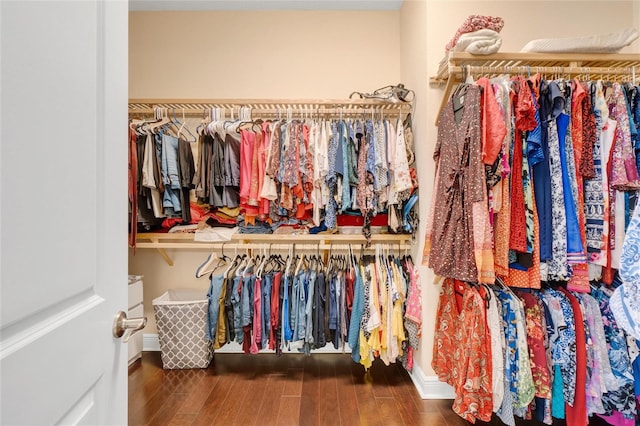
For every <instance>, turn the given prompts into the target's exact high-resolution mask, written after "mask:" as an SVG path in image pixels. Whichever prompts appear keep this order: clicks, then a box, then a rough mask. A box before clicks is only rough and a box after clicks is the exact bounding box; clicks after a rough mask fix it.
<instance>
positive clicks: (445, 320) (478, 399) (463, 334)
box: [431, 278, 493, 423]
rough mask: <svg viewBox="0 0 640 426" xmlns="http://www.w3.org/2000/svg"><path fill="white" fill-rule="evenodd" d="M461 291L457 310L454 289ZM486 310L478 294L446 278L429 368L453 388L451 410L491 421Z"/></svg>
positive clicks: (439, 304)
mask: <svg viewBox="0 0 640 426" xmlns="http://www.w3.org/2000/svg"><path fill="white" fill-rule="evenodd" d="M456 284H458V285H459V287H460V288H464V292H462V293H463V294H462V304H461V309H458V306H457V304H456V298H455V290H454V288H455V287H454V286H455V285H456ZM486 329H487V323H486V309H485V304H484V300H483V299H482V296H480V294H479V293H478V291H477V290H476V289H475V288H474V287H471V286H470V285H468V284H465V283H462V282H457V283H456V282H455V281H454V280H453V279H451V278H447V279H445V280H444V282H443V283H442V289H441V292H440V299H439V302H438V312H437V315H436V332H435V336H434V346H433V359H432V361H431V366H432V367H433V370H434V371H435V372H436V374H437V375H438V378H439V379H440V380H441V381H443V382H446V383H448V384H450V385H451V386H453V388H454V390H455V393H456V396H455V399H454V401H453V411H454V412H455V413H456V414H458V415H459V416H460V417H462V418H463V419H465V420H467V421H469V422H472V423H475V421H476V419H479V420H482V421H485V422H488V421H490V419H491V413H492V409H493V401H492V396H491V395H492V394H491V372H492V366H491V357H490V356H487V352H486V350H487V348H488V347H490V346H491V341H490V340H489V341H487V335H488V333H487V331H486Z"/></svg>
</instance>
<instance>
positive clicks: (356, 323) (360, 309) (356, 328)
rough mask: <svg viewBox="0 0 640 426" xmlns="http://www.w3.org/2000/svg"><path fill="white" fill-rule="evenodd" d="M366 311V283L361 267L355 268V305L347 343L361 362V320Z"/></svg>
mask: <svg viewBox="0 0 640 426" xmlns="http://www.w3.org/2000/svg"><path fill="white" fill-rule="evenodd" d="M363 313H364V283H363V282H362V276H361V275H360V269H359V268H355V281H354V286H353V307H352V310H351V320H350V323H349V334H348V337H347V343H349V347H350V348H351V359H353V360H354V361H355V362H358V363H359V362H360V321H361V320H362V314H363Z"/></svg>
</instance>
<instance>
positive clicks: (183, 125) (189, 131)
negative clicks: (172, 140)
mask: <svg viewBox="0 0 640 426" xmlns="http://www.w3.org/2000/svg"><path fill="white" fill-rule="evenodd" d="M174 114H175V110H174ZM174 118H175V115H174ZM176 122H178V123H180V122H179V121H177V120H176ZM186 124H187V119H186V117H185V114H184V108H182V123H180V128H178V132H177V133H176V137H177V138H178V139H180V135H181V134H182V131H183V130H185V131H186V132H187V134H188V135H189V136H190V137H191V140H189V139H187V142H197V141H198V138H196V137H195V135H194V134H193V133H191V130H189V128H188V127H187V126H186Z"/></svg>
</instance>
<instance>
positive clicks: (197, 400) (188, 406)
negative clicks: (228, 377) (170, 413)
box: [176, 371, 220, 416]
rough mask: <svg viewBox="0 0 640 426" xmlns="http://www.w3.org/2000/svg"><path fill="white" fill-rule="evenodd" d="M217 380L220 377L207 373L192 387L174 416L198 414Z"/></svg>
mask: <svg viewBox="0 0 640 426" xmlns="http://www.w3.org/2000/svg"><path fill="white" fill-rule="evenodd" d="M219 380H220V376H214V375H213V374H211V373H210V372H209V371H207V374H205V375H204V376H203V377H202V379H201V380H200V381H199V382H198V383H197V384H195V385H194V386H193V388H192V389H191V391H190V392H189V397H188V398H187V399H186V400H185V401H184V402H183V403H182V405H181V406H180V408H178V411H177V413H176V416H182V415H192V414H193V415H195V414H198V412H199V411H200V410H201V409H202V407H203V406H204V404H205V402H206V401H207V398H209V394H210V393H211V391H212V390H213V389H214V388H215V386H216V384H217V383H218V381H219Z"/></svg>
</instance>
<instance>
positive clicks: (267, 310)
mask: <svg viewBox="0 0 640 426" xmlns="http://www.w3.org/2000/svg"><path fill="white" fill-rule="evenodd" d="M272 286H273V274H266V275H264V276H263V277H262V348H263V349H264V348H266V347H267V341H268V340H269V333H270V331H271V289H272Z"/></svg>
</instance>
